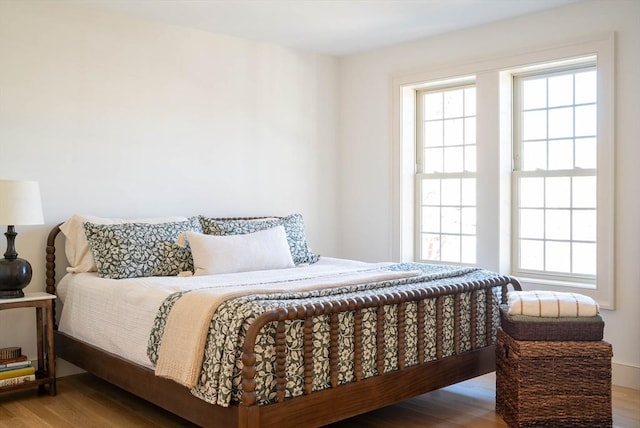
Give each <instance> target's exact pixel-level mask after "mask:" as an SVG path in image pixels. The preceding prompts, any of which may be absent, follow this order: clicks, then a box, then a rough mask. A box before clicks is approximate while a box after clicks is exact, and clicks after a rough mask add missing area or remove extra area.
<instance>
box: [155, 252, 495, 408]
mask: <svg viewBox="0 0 640 428" xmlns="http://www.w3.org/2000/svg"><path fill="white" fill-rule="evenodd" d="M384 269H386V270H389V271H420V275H418V276H410V277H405V278H400V279H392V280H387V281H384V280H383V281H378V282H371V283H365V284H358V285H346V282H345V284H342V285H340V286H338V287H333V288H324V289H318V290H314V291H304V292H284V293H267V294H250V295H245V296H241V297H235V298H230V299H228V300H226V301H224V302H222V303H221V304H220V305H219V307H218V309H217V310H216V311H215V313H214V314H213V317H212V319H211V323H210V325H209V331H208V334H207V339H206V345H205V353H204V360H203V363H202V367H201V370H200V374H199V376H198V382H197V385H196V386H195V387H193V388H191V393H192V394H194V395H195V396H196V397H199V398H201V399H202V400H204V401H207V402H209V403H212V404H217V405H220V406H223V407H227V406H229V404H230V403H231V402H232V401H234V400H235V401H238V400H240V396H241V392H242V391H241V384H242V376H241V370H239V369H240V368H241V367H242V362H241V360H240V358H241V352H242V349H241V344H242V342H243V339H244V334H245V332H246V328H247V326H248V325H249V324H251V322H252V320H253V319H255V318H256V317H257V316H259V315H260V314H262V313H264V312H266V311H270V310H275V309H278V308H282V307H289V306H297V305H300V304H313V303H318V304H323V303H324V302H327V301H334V300H335V299H343V298H353V297H356V296H359V297H364V298H366V297H367V296H376V295H379V294H380V293H388V292H405V291H411V290H417V289H423V288H428V287H431V286H436V285H439V286H447V285H456V284H463V283H471V282H473V283H482V282H483V281H485V280H490V279H495V278H496V277H498V276H499V275H498V274H496V273H493V272H489V271H486V270H481V269H478V268H463V267H460V266H453V265H434V264H422V263H403V264H394V265H388V266H387V267H385V268H384ZM352 272H353V271H352ZM212 278H213V277H212ZM290 281H291V280H290ZM271 282H274V281H271ZM253 285H254V286H260V285H265V284H253ZM281 285H282V284H281ZM283 286H284V285H283ZM191 292H192V291H191ZM187 293H190V291H180V292H177V293H173V294H171V295H170V296H168V297H167V298H166V299H165V301H164V302H163V303H162V305H161V306H160V308H159V309H158V312H157V315H156V319H155V322H154V326H153V328H152V330H151V333H150V335H149V342H148V346H147V355H148V357H149V359H150V361H151V362H152V363H153V364H157V363H158V359H159V352H160V346H162V343H163V342H164V336H165V328H166V327H167V325H166V323H167V320H168V317H169V315H170V313H171V312H172V308H173V306H174V304H175V303H176V302H177V301H179V300H180V299H181V298H182V297H183V296H185V295H186V294H187ZM493 293H494V295H495V298H494V299H493V300H492V302H491V305H492V307H493V309H492V314H493V315H492V316H491V325H492V326H493V327H490V328H491V329H492V330H493V331H492V332H488V331H487V330H486V328H488V327H487V321H488V320H486V319H485V304H486V303H487V302H486V300H485V293H484V292H482V293H477V294H476V293H471V292H468V293H463V294H462V295H461V301H460V328H461V331H460V341H461V343H460V350H461V351H462V352H465V351H468V350H471V349H472V348H473V347H474V346H478V347H480V346H486V345H488V344H490V343H492V341H491V342H488V340H492V339H489V338H488V337H487V333H490V334H491V336H490V337H495V328H496V326H497V325H499V321H500V318H499V311H498V301H499V295H500V287H499V286H497V287H496V288H494V290H493ZM472 294H476V299H475V302H476V305H475V308H476V310H475V314H476V334H475V338H476V339H475V342H473V341H472V337H474V336H473V335H472V332H471V330H470V325H471V323H470V320H471V314H472V302H473V300H472ZM435 313H436V299H427V301H425V327H426V330H427V331H430V332H431V331H433V332H435V331H436V318H435ZM454 314H455V311H454V297H453V295H451V296H447V297H446V298H445V299H444V308H443V317H444V319H443V322H442V326H441V327H442V329H443V337H445V338H447V340H445V342H444V344H443V347H442V349H441V352H442V354H443V355H444V356H449V355H454V353H455V352H456V351H455V349H454V344H453V337H454V319H455V315H454ZM362 315H363V319H362V329H363V333H364V334H363V341H364V352H363V354H362V371H363V378H368V377H371V376H375V375H376V374H381V373H380V371H379V368H378V365H377V363H376V359H377V357H376V356H377V351H376V349H377V345H376V343H375V334H373V332H375V330H376V328H377V327H376V326H377V324H378V322H377V320H376V317H377V316H376V310H375V309H372V310H365V311H363V314H362ZM384 317H385V321H384V323H385V327H384V330H385V345H384V347H385V349H384V357H383V358H384V369H383V371H382V373H386V372H389V371H393V370H397V367H398V364H399V354H398V343H397V341H396V334H397V332H396V333H394V331H395V330H396V329H397V322H398V320H397V311H395V310H387V311H385V315H384ZM338 318H339V325H340V332H341V334H340V342H339V345H338V346H339V350H338V352H339V360H338V364H339V375H338V382H339V383H340V384H343V383H348V382H352V381H354V380H355V379H354V368H353V361H354V359H353V358H354V356H353V337H354V331H353V328H354V321H353V313H349V312H345V313H340V314H339V315H338ZM406 318H407V321H408V322H410V323H415V322H416V320H417V305H416V304H413V305H408V306H407V308H406ZM313 325H314V327H313V330H314V331H313V335H314V341H317V343H318V346H316V347H314V349H313V361H314V376H313V390H314V391H319V390H322V389H325V388H327V387H328V385H330V379H329V378H328V376H329V375H328V374H329V340H330V337H329V319H328V317H327V316H321V317H319V318H318V319H317V320H315V321H314V323H313ZM303 327H304V323H302V322H298V321H291V322H287V323H286V346H287V367H286V371H287V373H286V377H287V384H286V397H295V396H298V395H302V394H303V393H304V361H303V354H304V350H303V349H302V340H301V337H302V335H303ZM387 334H389V335H388V336H387ZM274 335H275V325H272V324H268V325H267V326H265V329H264V330H263V331H262V332H261V333H260V334H259V335H258V337H257V338H256V353H257V364H256V372H257V374H256V381H257V386H256V394H257V396H258V403H260V404H268V403H272V402H275V400H276V396H277V393H276V385H275V377H274V376H275V372H274V370H275V369H274V364H273V356H274V355H275V342H274V340H273V337H274ZM448 338H451V340H448ZM424 340H425V347H424V353H425V354H424V356H425V359H426V361H431V360H434V359H436V355H437V346H436V337H435V334H433V335H431V334H430V335H429V337H425V338H424ZM406 341H407V347H409V348H411V349H414V350H415V349H417V341H418V336H417V333H416V330H415V329H408V330H407V332H406ZM404 358H405V364H406V365H408V366H411V365H414V364H417V363H418V355H417V354H416V353H415V352H410V353H407V354H405V357H404Z"/></svg>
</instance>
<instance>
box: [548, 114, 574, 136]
mask: <svg viewBox="0 0 640 428" xmlns="http://www.w3.org/2000/svg"><path fill="white" fill-rule="evenodd" d="M567 137H573V107H567V108H556V109H553V110H549V138H567Z"/></svg>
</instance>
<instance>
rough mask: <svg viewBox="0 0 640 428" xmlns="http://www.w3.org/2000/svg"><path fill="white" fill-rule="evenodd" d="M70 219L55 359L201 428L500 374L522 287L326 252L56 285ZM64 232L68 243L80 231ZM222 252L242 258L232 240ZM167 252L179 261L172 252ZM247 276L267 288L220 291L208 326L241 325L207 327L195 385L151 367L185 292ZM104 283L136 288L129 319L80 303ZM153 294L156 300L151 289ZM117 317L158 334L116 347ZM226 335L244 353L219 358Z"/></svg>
mask: <svg viewBox="0 0 640 428" xmlns="http://www.w3.org/2000/svg"><path fill="white" fill-rule="evenodd" d="M283 219H284V221H285V223H286V221H287V220H286V218H279V217H274V218H269V219H268V220H267V221H268V222H269V221H273V222H275V223H280V224H282V221H283ZM296 219H297V220H299V218H297V217H296ZM214 220H215V221H222V222H226V221H229V222H238V221H239V222H242V224H243V225H244V226H248V227H250V228H251V229H253V228H254V224H252V223H251V222H253V221H255V220H258V221H262V219H255V218H251V219H250V218H245V219H238V218H233V219H214ZM180 221H182V220H180ZM134 224H138V223H134ZM235 225H237V224H236V223H234V227H235ZM62 227H63V228H64V225H62ZM114 227H116V228H117V227H120V226H105V227H102V228H101V229H100V228H99V230H100V231H101V232H104V231H105V230H109V233H110V235H109V236H111V237H112V235H111V233H112V232H113V228H114ZM60 228H61V225H58V226H56V227H54V228H53V229H52V231H51V232H50V234H49V237H48V240H47V249H46V291H47V292H49V293H52V294H58V295H59V297H60V298H59V301H60V302H61V303H62V307H63V309H62V311H61V312H62V316H61V317H59V318H60V322H59V323H57V324H56V326H55V328H56V332H55V344H56V354H57V356H58V357H60V358H63V359H65V360H66V361H69V362H70V363H72V364H75V365H77V366H78V367H81V368H83V369H85V370H86V371H88V372H90V373H93V374H94V375H96V376H98V377H100V378H102V379H104V380H106V381H108V382H111V383H113V384H115V385H117V386H119V387H121V388H123V389H125V390H127V391H129V392H131V393H133V394H135V395H138V396H140V397H142V398H144V399H146V400H148V401H150V402H152V403H154V404H156V405H158V406H160V407H162V408H164V409H166V410H168V411H170V412H172V413H174V414H177V415H179V416H181V417H183V418H185V419H187V420H189V421H191V422H193V423H195V424H197V425H200V426H217V427H232V426H236V427H272V426H273V427H275V426H277V427H287V426H291V427H302V426H322V425H326V424H329V423H332V422H335V421H339V420H342V419H346V418H348V417H351V416H354V415H357V414H360V413H364V412H368V411H371V410H374V409H377V408H380V407H383V406H386V405H389V404H393V403H395V402H398V401H401V400H404V399H408V398H411V397H414V396H417V395H420V394H423V393H426V392H429V391H432V390H434V389H438V388H442V387H444V386H447V385H450V384H453V383H457V382H460V381H463V380H466V379H470V378H473V377H475V376H479V375H482V374H485V373H489V372H491V371H493V370H495V351H494V342H495V335H496V329H497V325H498V324H499V311H498V307H499V304H501V303H505V302H506V294H507V291H508V290H509V289H520V285H519V284H518V282H517V280H515V279H514V278H512V277H509V276H504V275H499V274H495V273H492V272H488V271H485V270H482V269H472V268H465V267H459V266H441V265H420V264H388V263H385V264H382V263H380V264H370V263H362V262H356V261H347V260H341V259H333V258H330V257H320V258H319V260H314V263H302V264H300V266H298V267H295V268H290V269H269V270H261V269H258V270H255V271H250V272H231V273H215V274H213V275H212V276H211V275H207V276H199V277H198V276H194V277H185V278H180V277H166V276H150V277H145V279H144V280H142V279H139V278H129V277H127V278H124V277H123V278H118V279H104V278H99V277H98V275H97V274H96V273H91V272H75V273H71V274H67V275H65V276H64V278H62V280H61V281H57V277H56V256H57V255H56V238H57V237H58V236H60V235H62V234H61V233H60V231H61V229H60ZM125 229H126V227H125ZM269 230H272V229H269ZM290 231H291V230H289V229H287V230H286V232H287V238H290V237H291V234H289V232H290ZM205 232H207V233H208V232H211V230H206V231H205ZM236 232H237V230H234V231H233V233H230V234H231V235H234V234H236ZM243 232H246V230H244V231H243ZM297 232H298V234H297V235H296V233H293V235H296V236H297V238H296V239H299V238H300V235H301V234H302V237H303V235H304V234H303V232H302V231H301V230H297ZM87 233H89V232H87ZM240 234H242V233H240ZM65 236H66V238H67V240H69V238H70V235H69V234H68V233H67V234H65ZM207 239H208V238H207ZM270 239H271V238H270ZM189 242H190V243H191V242H192V241H191V240H190V241H189ZM195 242H196V241H195V239H194V240H193V244H192V250H193V253H194V255H193V259H194V263H195V261H196V246H195ZM207 242H208V241H207ZM216 242H217V241H216ZM291 242H292V241H291V240H290V239H289V244H290V245H292V244H291ZM305 245H306V243H305ZM224 248H225V251H228V252H229V253H231V254H233V251H234V249H233V247H224ZM92 249H93V248H92ZM290 249H291V254H296V255H299V254H301V253H300V252H298V251H297V250H294V247H293V246H291V247H290ZM274 252H276V251H274ZM303 253H304V252H303ZM171 254H172V257H173V258H175V253H171ZM72 257H73V256H72ZM67 258H69V253H68V252H67ZM294 258H295V257H294ZM232 259H237V257H236V256H234V257H232ZM117 262H118V261H117V260H116V261H115V262H114V263H116V264H117ZM194 269H196V270H197V269H198V268H194ZM123 272H124V271H123ZM244 275H248V276H249V277H250V278H252V279H251V280H250V281H253V282H254V283H256V284H260V285H259V287H258V291H257V292H256V293H253V294H241V295H232V297H230V298H228V299H222V301H223V303H220V304H219V306H218V307H217V310H216V312H215V316H214V318H213V320H212V321H211V323H210V324H211V325H210V326H209V328H210V329H213V328H214V327H215V326H216V325H218V326H219V325H225V326H226V324H222V323H226V322H228V321H229V320H231V319H232V317H233V316H236V315H238V316H239V317H240V318H239V320H237V321H236V320H234V321H233V322H234V323H235V324H237V328H235V330H233V329H231V328H229V331H232V330H233V334H230V335H229V336H225V337H224V338H223V339H218V338H216V337H217V336H216V334H213V333H212V332H211V331H210V332H209V335H208V338H207V342H206V344H205V350H206V351H207V352H208V353H205V355H204V356H203V357H202V358H203V360H202V361H204V362H203V363H202V370H201V371H199V372H198V377H197V383H198V384H197V385H196V386H193V385H189V386H184V385H183V384H182V383H183V382H182V381H180V382H176V381H174V380H171V379H170V378H167V377H161V376H157V375H156V371H155V370H154V365H155V364H156V363H157V362H158V360H157V358H158V355H157V354H158V349H159V348H161V347H162V344H163V340H164V339H162V337H163V333H165V336H164V337H166V336H167V335H168V333H166V332H163V329H164V328H168V327H166V326H167V325H168V324H169V321H168V320H169V318H168V317H169V316H170V315H171V310H174V311H176V312H177V309H176V308H175V307H173V308H172V306H177V305H178V303H176V302H180V299H181V298H184V297H185V296H189V295H191V296H195V295H196V293H199V292H209V289H210V287H209V285H207V284H208V283H207V280H205V278H216V281H217V283H224V282H225V281H226V283H228V284H231V285H237V284H238V281H244V278H245V277H244ZM282 275H284V276H282ZM289 275H293V276H294V278H290V277H289ZM130 276H131V277H135V276H136V275H135V274H132V275H130ZM256 278H262V279H261V281H257V280H256ZM264 278H267V279H264ZM283 278H284V279H283ZM223 279H224V280H223ZM105 281H110V282H108V283H109V284H116V286H114V288H117V287H121V288H122V290H129V291H124V292H123V291H120V293H121V295H122V294H126V296H127V299H130V302H129V304H130V307H129V308H128V309H118V310H119V311H120V312H119V313H120V315H119V316H118V315H117V314H118V312H117V311H116V312H114V313H115V314H116V315H113V314H111V315H109V316H107V315H99V314H98V315H94V314H95V313H94V312H89V313H86V314H83V313H82V307H83V305H84V306H91V305H93V306H94V307H96V308H100V307H101V306H102V307H103V308H111V307H112V304H111V302H112V301H113V300H112V299H113V297H109V296H106V297H102V295H100V294H96V295H93V294H90V291H89V290H91V289H95V290H104V289H105V288H110V287H105V286H104V285H103V284H105V283H107V282H105ZM148 281H151V282H150V283H149V282H148ZM341 281H342V282H341ZM138 282H140V283H145V284H146V285H144V286H143V287H142V290H143V291H131V290H134V289H135V288H134V285H135V284H137V283H138ZM316 282H318V283H320V284H325V285H326V284H327V282H329V283H330V286H329V287H326V288H325V286H322V287H320V289H318V287H317V284H316ZM92 283H93V284H94V285H91V284H92ZM267 283H268V284H272V283H273V284H278V286H277V292H265V291H264V290H263V289H262V288H261V287H263V285H262V284H267ZM283 283H285V284H286V286H287V287H288V286H289V284H294V283H295V284H297V283H305V284H309V283H314V285H313V287H310V288H304V289H302V290H298V289H295V290H291V289H289V288H287V287H285V288H282V287H283V286H282V284H283ZM177 284H181V285H180V286H178V285H177ZM183 284H190V285H188V290H186V291H185V290H184V289H181V288H179V287H182V286H183ZM296 286H297V285H296ZM144 287H147V288H146V289H145V288H144ZM176 287H178V288H176ZM78 290H84V291H78ZM144 290H147V291H144ZM149 290H152V291H149ZM178 290H180V291H178ZM101 292H102V291H101ZM147 292H148V293H149V294H146V296H147V298H145V299H141V296H143V295H145V294H144V293H147ZM135 293H138V295H137V297H136V294H135ZM70 296H71V297H70ZM132 296H133V297H132ZM101 299H102V300H101ZM136 299H137V300H136ZM154 299H155V300H154ZM71 302H73V304H71ZM100 302H103V304H101V303H100ZM136 302H137V303H136ZM140 302H144V304H142V303H140ZM107 303H108V304H107ZM145 305H147V306H148V311H147V312H149V313H147V314H146V315H145V314H142V315H140V314H132V313H133V312H134V311H135V310H136V309H135V308H136V307H144V306H145ZM158 305H159V306H160V310H158ZM74 306H75V307H76V308H78V309H75V311H77V313H78V314H80V315H69V314H72V313H73V312H72V310H71V309H69V308H72V307H74ZM162 308H165V309H167V310H166V311H163V310H162ZM65 311H68V312H67V314H65ZM151 312H157V313H155V314H152V313H151ZM58 315H60V314H58ZM151 315H153V316H151ZM136 316H138V317H139V318H135V317H136ZM101 317H103V318H101ZM114 318H119V319H120V321H126V320H127V319H130V321H129V322H131V320H136V319H140V320H141V321H136V322H134V324H136V325H138V327H140V326H142V327H141V328H139V330H143V331H145V330H148V325H149V322H153V327H152V332H153V333H152V334H151V335H150V337H149V338H148V342H147V343H145V344H144V345H141V344H140V343H139V338H138V339H136V342H135V343H136V344H135V345H131V344H130V343H124V344H117V343H115V342H117V340H118V337H120V336H126V335H128V334H130V335H135V330H136V328H134V327H135V326H126V325H125V326H119V327H114V326H113V325H111V322H112V321H113V319H114ZM150 318H153V319H152V320H151V321H150ZM227 318H228V319H227ZM91 323H94V325H93V329H95V330H96V331H99V332H101V333H99V334H97V336H109V334H110V332H111V334H112V336H114V338H112V339H108V338H107V344H105V343H100V342H99V341H98V339H96V338H94V337H90V336H87V335H86V334H85V335H83V334H82V333H81V332H78V331H76V326H78V325H86V324H91ZM145 323H146V324H145ZM225 328H227V327H225ZM114 329H115V330H114ZM117 329H120V330H117ZM114 331H119V332H122V333H117V334H116V333H113V332H114ZM154 337H155V339H154ZM154 340H155V342H154ZM216 340H218V341H219V340H222V342H216ZM109 341H111V342H109ZM158 342H159V343H160V344H158ZM228 343H231V344H233V345H234V347H233V349H236V348H237V352H236V351H233V349H229V350H228V351H229V352H226V350H225V353H223V354H224V357H220V355H219V354H221V353H222V352H221V351H219V350H220V349H221V348H224V346H226V345H225V344H228ZM143 349H146V357H148V359H145V358H146V357H145V355H144V352H143ZM232 351H233V352H232ZM178 355H180V354H179V353H178ZM216 355H217V356H216ZM216 358H218V359H216ZM225 364H226V365H225ZM221 367H222V368H221ZM205 368H206V370H210V372H209V371H206V370H205ZM156 369H157V367H156ZM205 373H206V374H205ZM210 373H213V374H215V375H216V376H218V377H217V378H216V379H215V381H214V382H213V385H214V386H216V385H217V388H212V387H211V384H210V383H208V382H209V381H210V379H209V378H213V377H215V376H213V375H211V374H210ZM220 373H224V376H223V375H222V374H220ZM204 380H206V381H207V383H206V384H205V382H204ZM220 391H223V392H220Z"/></svg>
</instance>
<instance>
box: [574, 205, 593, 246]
mask: <svg viewBox="0 0 640 428" xmlns="http://www.w3.org/2000/svg"><path fill="white" fill-rule="evenodd" d="M571 224H572V227H573V239H574V240H576V241H594V242H595V240H596V210H579V211H577V210H576V211H573V221H572V222H571Z"/></svg>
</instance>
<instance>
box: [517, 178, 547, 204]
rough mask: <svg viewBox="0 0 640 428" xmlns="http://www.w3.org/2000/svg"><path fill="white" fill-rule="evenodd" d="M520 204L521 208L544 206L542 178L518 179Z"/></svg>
mask: <svg viewBox="0 0 640 428" xmlns="http://www.w3.org/2000/svg"><path fill="white" fill-rule="evenodd" d="M520 206H521V207H523V208H542V207H544V178H539V177H533V178H528V177H527V178H521V179H520Z"/></svg>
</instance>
